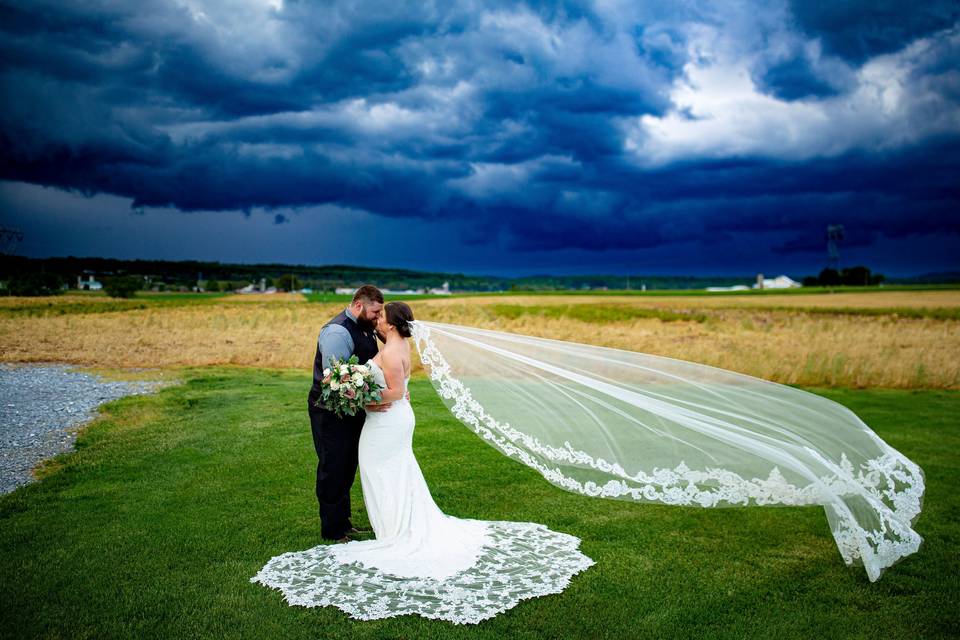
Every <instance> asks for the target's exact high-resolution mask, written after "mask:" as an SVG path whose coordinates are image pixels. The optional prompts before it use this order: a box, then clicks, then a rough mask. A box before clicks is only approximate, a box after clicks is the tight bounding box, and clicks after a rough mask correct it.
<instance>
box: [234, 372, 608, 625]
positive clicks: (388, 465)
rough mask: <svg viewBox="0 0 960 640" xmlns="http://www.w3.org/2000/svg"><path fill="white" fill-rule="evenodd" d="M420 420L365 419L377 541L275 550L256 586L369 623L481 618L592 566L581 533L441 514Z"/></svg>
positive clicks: (363, 465) (395, 414)
mask: <svg viewBox="0 0 960 640" xmlns="http://www.w3.org/2000/svg"><path fill="white" fill-rule="evenodd" d="M369 364H370V365H371V370H372V372H373V375H374V377H375V379H376V380H377V382H378V383H379V384H380V385H381V386H383V387H386V382H385V379H384V375H383V371H382V370H381V369H380V367H378V366H377V364H376V363H375V362H373V361H371V362H370V363H369ZM408 382H409V378H407V379H406V380H405V381H404V386H406V384H407V383H408ZM414 424H415V417H414V414H413V409H412V407H411V406H410V403H409V401H407V400H405V399H403V400H398V401H396V402H394V403H393V404H392V406H391V407H390V409H388V410H387V411H384V412H379V413H373V412H371V413H368V414H367V418H366V422H365V423H364V425H363V431H362V432H361V435H360V449H359V458H360V480H361V483H362V486H363V498H364V503H365V505H366V509H367V514H368V516H369V518H370V524H371V526H372V527H373V530H374V533H375V535H376V539H375V540H367V541H359V542H350V543H347V544H339V545H320V546H316V547H313V548H312V549H307V550H306V551H298V552H291V553H285V554H283V555H280V556H276V557H274V558H272V559H271V560H270V561H269V562H268V563H267V564H266V566H264V567H263V569H262V570H261V571H260V572H259V573H258V574H257V575H256V576H254V577H253V578H251V582H259V583H261V584H264V585H266V586H268V587H273V588H276V589H279V590H280V591H281V592H283V595H284V597H285V598H286V600H287V602H289V603H290V604H293V605H303V606H311V607H312V606H326V605H333V606H336V607H338V608H340V609H342V610H343V611H345V612H347V613H348V614H350V615H351V616H352V617H354V618H358V619H363V620H373V619H378V618H387V617H391V616H396V615H403V614H410V613H415V614H419V615H421V616H424V617H426V618H439V619H444V620H449V621H451V622H455V623H476V622H480V621H481V620H485V619H487V618H491V617H493V616H495V615H496V614H498V613H500V612H502V611H505V610H507V609H509V608H511V607H513V606H514V605H516V604H517V603H518V602H519V601H520V600H523V599H525V598H533V597H536V596H542V595H547V594H551V593H559V592H561V591H563V589H564V588H565V587H566V586H567V585H568V584H569V582H570V578H571V577H572V576H573V575H575V574H576V573H579V572H580V571H583V570H584V569H586V568H588V567H590V566H591V565H592V564H593V560H591V559H590V558H588V557H587V556H585V555H584V554H582V553H581V552H580V551H579V549H578V546H579V543H580V540H579V539H578V538H576V537H574V536H571V535H567V534H564V533H557V532H555V531H551V530H550V529H547V528H546V527H545V526H543V525H540V524H535V523H531V522H491V521H482V520H467V519H461V518H455V517H452V516H448V515H446V514H444V513H443V512H442V511H441V510H440V508H439V507H437V505H436V503H435V502H434V501H433V497H432V496H431V495H430V490H429V488H428V487H427V483H426V480H425V479H424V477H423V473H422V472H421V471H420V466H419V465H418V464H417V460H416V458H415V457H414V455H413V447H412V444H413V429H414Z"/></svg>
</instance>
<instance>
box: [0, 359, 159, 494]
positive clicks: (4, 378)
mask: <svg viewBox="0 0 960 640" xmlns="http://www.w3.org/2000/svg"><path fill="white" fill-rule="evenodd" d="M162 384H163V383H161V382H154V381H147V382H145V381H135V382H111V381H107V380H103V379H102V378H99V377H97V376H94V375H90V374H87V373H80V372H78V371H72V370H71V369H70V367H67V366H63V365H0V495H2V494H6V493H10V492H11V491H13V490H14V489H16V488H17V487H19V486H20V485H23V484H27V483H28V482H32V481H33V480H34V477H33V473H32V472H31V470H32V469H33V467H34V466H35V465H36V464H37V463H38V462H40V461H41V460H43V459H45V458H50V457H52V456H55V455H57V454H58V453H62V452H64V451H69V450H71V449H72V448H73V442H74V440H76V437H77V433H76V432H77V427H79V426H81V425H82V424H84V423H86V422H88V421H90V420H91V419H92V418H94V417H95V416H96V414H97V408H98V407H99V406H100V405H101V404H103V403H104V402H109V401H110V400H116V399H117V398H122V397H123V396H129V395H135V394H142V393H152V392H153V391H155V390H156V389H157V388H158V387H160V386H161V385H162Z"/></svg>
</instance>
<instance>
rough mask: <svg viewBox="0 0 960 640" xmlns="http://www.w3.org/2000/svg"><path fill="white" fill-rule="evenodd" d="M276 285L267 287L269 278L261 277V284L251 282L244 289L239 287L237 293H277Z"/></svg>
mask: <svg viewBox="0 0 960 640" xmlns="http://www.w3.org/2000/svg"><path fill="white" fill-rule="evenodd" d="M276 292H277V288H276V287H267V279H266V278H260V283H259V284H254V283H252V282H251V283H250V284H248V285H247V286H245V287H243V288H242V289H237V293H276Z"/></svg>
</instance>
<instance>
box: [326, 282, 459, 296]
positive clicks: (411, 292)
mask: <svg viewBox="0 0 960 640" xmlns="http://www.w3.org/2000/svg"><path fill="white" fill-rule="evenodd" d="M355 291H356V289H353V288H350V287H338V288H337V289H336V293H337V295H345V296H352V295H353V293H354V292H355ZM381 291H382V292H383V294H384V295H387V296H423V295H432V296H448V295H450V283H449V282H444V283H443V286H442V287H435V288H433V289H402V290H398V289H381Z"/></svg>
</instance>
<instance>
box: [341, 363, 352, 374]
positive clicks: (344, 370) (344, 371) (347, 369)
mask: <svg viewBox="0 0 960 640" xmlns="http://www.w3.org/2000/svg"><path fill="white" fill-rule="evenodd" d="M340 375H341V376H348V375H350V367H348V366H347V365H345V364H342V365H340Z"/></svg>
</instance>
